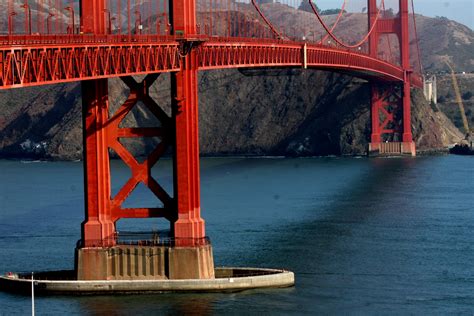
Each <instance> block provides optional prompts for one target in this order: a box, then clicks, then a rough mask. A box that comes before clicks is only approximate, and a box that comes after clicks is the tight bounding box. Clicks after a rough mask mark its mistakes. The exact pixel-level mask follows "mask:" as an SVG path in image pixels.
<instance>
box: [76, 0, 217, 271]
mask: <svg viewBox="0 0 474 316" xmlns="http://www.w3.org/2000/svg"><path fill="white" fill-rule="evenodd" d="M105 3H106V1H105V0H101V1H97V0H83V1H82V2H81V14H82V17H83V18H82V19H81V28H82V30H83V32H85V33H92V34H105V33H106V30H107V28H106V21H105V19H104V9H105V8H106V7H105ZM170 4H172V5H173V6H174V7H171V8H172V10H173V11H172V13H173V14H172V18H173V21H174V24H173V25H174V27H173V30H174V31H175V34H176V35H177V36H180V37H182V38H183V41H182V49H181V50H182V53H181V54H180V55H181V57H180V65H181V71H179V72H177V73H173V74H172V75H171V90H172V91H171V94H172V117H169V116H168V115H167V114H166V112H165V111H164V110H163V109H161V108H160V107H159V105H158V104H157V103H156V102H155V101H154V100H153V98H152V97H151V96H150V93H149V88H150V86H151V85H152V84H153V83H154V82H155V80H156V79H157V78H158V76H159V74H148V75H147V76H146V77H145V78H144V79H143V81H141V82H137V81H136V80H135V79H134V78H133V77H123V78H121V79H122V81H123V82H124V83H125V84H126V85H127V86H128V88H129V90H130V94H129V97H128V99H127V100H126V101H125V102H124V104H123V105H121V106H120V107H119V109H118V110H117V111H116V113H114V114H110V115H109V100H108V80H107V79H98V80H90V81H84V82H83V83H82V94H83V129H84V174H85V176H84V178H85V200H86V216H85V217H86V219H85V221H84V223H83V224H82V240H81V241H80V243H79V244H78V247H77V249H76V271H77V277H78V279H80V280H104V279H162V278H169V279H203V278H213V277H214V263H213V255H212V247H211V245H210V243H209V241H208V239H207V238H205V225H204V220H203V219H202V218H201V216H200V191H199V189H200V179H199V143H198V85H197V56H196V53H195V52H193V51H192V50H191V49H190V48H191V46H192V45H190V44H189V43H187V42H186V41H185V40H184V39H185V36H187V35H191V34H194V33H195V12H194V1H188V0H181V1H170ZM189 21H191V22H189ZM193 25H194V28H193ZM188 48H189V49H188ZM139 101H140V102H142V104H144V105H145V106H146V107H147V109H148V110H149V112H151V113H152V114H153V115H154V116H155V117H156V118H157V119H158V120H159V121H160V123H161V124H160V126H157V127H147V128H140V127H137V128H123V127H120V123H121V122H122V121H123V120H124V119H125V117H126V116H127V115H128V113H130V111H131V110H132V109H133V108H134V107H135V106H136V105H137V103H138V102H139ZM131 137H133V138H136V137H159V139H160V143H159V144H158V145H157V147H156V148H155V149H154V150H153V151H152V152H151V153H150V155H149V156H148V157H146V159H145V161H143V162H141V163H140V162H138V161H137V160H136V159H135V157H134V156H133V155H132V154H131V153H130V152H129V151H128V150H127V149H126V148H125V147H124V146H123V145H122V143H121V142H120V139H123V138H131ZM169 145H174V154H173V160H174V161H173V162H174V164H173V182H174V197H170V196H169V195H168V193H167V192H166V191H165V190H164V189H163V188H162V187H161V186H160V184H159V183H158V182H157V181H156V180H155V179H154V178H153V176H152V173H151V169H152V167H153V166H154V165H155V164H156V163H157V162H158V160H159V159H160V157H162V156H163V155H164V154H165V152H166V150H167V148H168V146H169ZM109 149H113V150H114V151H115V153H117V155H118V156H119V157H120V158H121V159H122V161H123V162H125V164H126V165H127V166H128V167H129V168H130V169H131V173H132V176H131V178H130V179H129V180H128V181H127V183H126V184H125V185H124V186H123V187H122V188H121V189H120V190H119V191H118V193H117V194H116V195H115V196H112V192H111V177H110V164H109V159H110V157H109ZM139 183H143V184H144V185H145V186H146V187H148V188H149V189H150V191H151V192H152V193H154V194H155V196H156V197H157V198H158V199H159V200H160V201H161V203H162V204H163V207H161V208H158V207H157V208H123V207H122V205H123V203H124V201H125V200H126V199H127V197H128V196H129V195H130V194H131V193H132V192H133V190H134V189H135V188H136V187H137V185H138V184H139ZM151 217H163V218H166V219H167V220H169V221H170V224H171V234H172V236H170V238H169V239H165V240H164V242H163V243H160V242H159V240H158V241H156V240H154V238H153V240H151V244H150V240H146V241H145V242H140V243H137V244H134V245H127V246H125V245H123V244H121V243H120V240H118V238H117V232H116V226H115V224H116V222H117V221H118V220H119V219H121V218H151ZM150 237H151V236H150ZM149 239H151V238H149Z"/></svg>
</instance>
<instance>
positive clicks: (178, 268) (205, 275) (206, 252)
mask: <svg viewBox="0 0 474 316" xmlns="http://www.w3.org/2000/svg"><path fill="white" fill-rule="evenodd" d="M76 271H77V280H167V279H169V280H180V279H213V278H214V277H215V275H214V259H213V255H212V246H211V245H210V244H206V245H200V246H193V247H177V246H173V247H171V246H141V245H117V246H114V247H107V248H78V249H76Z"/></svg>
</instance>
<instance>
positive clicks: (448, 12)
mask: <svg viewBox="0 0 474 316" xmlns="http://www.w3.org/2000/svg"><path fill="white" fill-rule="evenodd" d="M414 1H415V3H414V4H415V12H416V13H418V14H422V15H425V16H430V17H435V16H444V17H447V18H449V19H451V20H455V21H457V22H460V23H462V24H464V25H467V26H469V27H470V28H471V29H474V0H449V1H448V0H414ZM313 2H314V3H316V4H317V5H318V6H319V7H320V8H321V9H328V8H331V9H332V8H340V7H341V5H342V3H343V0H313ZM361 3H365V4H366V3H367V1H362V0H353V1H348V9H349V11H358V12H360V10H361V9H362V7H364V6H366V5H363V4H361ZM396 3H398V1H397V0H385V5H386V7H389V6H391V5H395V4H396ZM397 6H398V5H397Z"/></svg>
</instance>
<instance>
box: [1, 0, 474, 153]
mask: <svg viewBox="0 0 474 316" xmlns="http://www.w3.org/2000/svg"><path fill="white" fill-rule="evenodd" d="M285 10H286V9H284V8H283V9H281V10H280V11H278V10H275V13H274V14H284V13H285ZM301 14H303V15H302V16H303V17H307V15H306V14H307V12H301ZM313 18H314V17H313ZM327 18H328V19H331V18H334V17H327ZM303 20H304V19H303ZM420 20H421V21H422V22H421V24H420V26H421V27H420V29H419V31H420V38H421V39H424V40H422V41H421V44H422V47H421V50H422V52H430V50H429V49H432V48H430V45H432V44H433V41H436V40H431V38H432V37H433V33H432V31H433V28H434V27H436V28H439V30H438V31H437V32H435V34H437V35H439V34H444V35H443V36H441V38H444V37H446V38H449V36H450V35H449V34H453V32H455V33H456V32H457V33H456V34H458V32H461V33H459V34H458V35H457V36H458V37H459V38H464V39H467V40H465V41H460V42H459V45H457V44H454V48H453V46H452V45H451V44H450V43H451V42H449V41H448V44H446V45H445V47H443V48H442V47H440V49H439V52H438V53H437V52H434V53H433V54H426V55H423V56H426V57H425V58H426V59H427V60H428V63H429V61H430V60H433V61H435V60H437V58H442V57H443V56H446V55H449V54H451V55H449V56H453V57H452V60H453V61H454V62H455V66H456V67H457V68H458V69H461V68H462V67H464V66H463V65H469V64H471V65H472V64H473V61H472V58H473V56H472V55H473V53H472V51H474V50H472V49H471V53H470V54H468V53H466V52H468V51H469V49H470V48H472V41H471V39H472V31H471V30H469V29H467V28H463V27H462V26H459V24H457V23H454V22H449V23H447V22H445V21H441V22H442V23H441V22H440V21H439V20H440V19H430V18H425V17H421V18H420ZM285 22H286V23H289V24H291V23H298V20H294V21H293V20H292V21H289V20H288V21H287V20H285ZM343 23H348V24H347V25H345V24H343ZM364 23H366V21H365V19H362V17H361V15H357V14H351V15H349V17H348V18H347V20H344V22H341V25H340V28H341V29H344V30H345V29H351V30H353V31H354V30H355V31H357V30H358V29H360V30H363V27H364V26H363V25H365V24H364ZM350 25H352V26H350ZM357 25H359V28H357V27H356V26H357ZM361 32H362V31H361ZM438 43H443V41H441V40H439V41H438ZM459 51H461V52H464V53H459ZM431 52H433V51H431ZM428 55H429V56H428ZM456 56H459V57H456ZM428 63H426V64H428ZM430 69H431V70H432V71H442V70H443V68H442V67H441V66H439V64H438V63H433V66H431V68H430ZM168 77H169V76H168V75H162V76H161V77H160V78H159V80H158V82H157V84H155V86H154V87H152V91H153V92H154V94H155V98H156V99H157V101H158V103H159V104H160V105H162V106H165V107H167V108H168V107H169V89H168V88H167V86H168V85H169V80H168ZM110 82H111V84H110V86H111V88H110V90H111V91H110V92H111V100H112V102H113V103H114V107H116V106H117V105H118V102H117V100H123V98H124V96H123V95H124V87H123V85H122V84H121V83H120V81H118V80H117V79H114V80H111V81H110ZM199 85H200V95H199V98H200V113H199V114H200V146H201V152H202V154H204V155H264V154H269V155H310V156H312V155H341V154H342V155H358V154H364V153H365V152H366V148H367V140H368V139H369V133H370V132H369V131H370V126H369V123H370V120H369V90H368V85H367V84H366V83H365V82H364V81H362V80H359V79H353V78H350V77H347V76H342V75H338V74H334V73H327V72H322V71H312V70H308V71H302V70H266V71H263V70H262V71H252V72H248V73H245V74H243V73H241V72H239V71H237V70H225V71H212V72H203V73H201V74H200V78H199ZM413 104H414V105H413V112H414V115H413V117H414V118H413V121H412V125H413V128H414V134H415V138H416V142H417V145H418V149H422V150H423V149H426V150H429V149H436V148H442V147H445V146H447V145H448V144H450V143H453V142H455V141H457V139H458V138H459V137H461V134H460V133H459V131H457V129H456V128H455V127H454V126H453V125H452V124H451V122H450V121H449V119H447V118H446V116H444V115H443V114H442V113H441V112H434V111H433V109H432V108H431V107H430V105H429V104H428V103H427V102H426V101H425V100H424V98H422V96H421V95H420V92H415V93H414V95H413ZM0 110H1V111H0V156H2V157H20V158H24V157H29V158H49V159H80V158H81V155H82V132H81V130H82V129H81V100H80V85H79V84H77V83H75V84H67V85H57V86H46V87H41V88H28V89H22V90H11V91H3V92H1V98H0ZM147 119H148V117H147V113H145V112H143V111H140V110H138V111H135V112H134V114H133V115H132V116H131V117H129V124H130V125H133V124H135V123H134V121H136V120H145V121H146V120H147ZM138 145H139V144H137V143H135V144H134V143H132V144H131V145H130V146H131V148H133V151H138V148H139V146H138ZM137 154H139V152H137Z"/></svg>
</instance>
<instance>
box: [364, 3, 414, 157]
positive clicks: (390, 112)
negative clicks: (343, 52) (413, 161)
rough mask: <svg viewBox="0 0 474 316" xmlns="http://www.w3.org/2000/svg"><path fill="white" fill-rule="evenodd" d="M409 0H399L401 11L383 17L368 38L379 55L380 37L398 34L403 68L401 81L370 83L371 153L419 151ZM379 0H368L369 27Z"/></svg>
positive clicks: (372, 51)
mask: <svg viewBox="0 0 474 316" xmlns="http://www.w3.org/2000/svg"><path fill="white" fill-rule="evenodd" d="M408 1H409V0H399V8H400V14H399V15H398V16H397V17H394V18H382V17H380V18H379V19H378V22H377V26H376V28H375V30H374V32H373V33H372V34H371V36H370V38H369V52H370V55H371V56H372V57H380V56H379V40H380V36H381V35H382V34H395V35H397V37H398V40H399V44H400V45H399V47H400V65H401V67H402V69H403V70H404V78H405V79H404V81H403V83H402V84H401V85H397V86H396V85H381V84H379V83H376V82H372V83H371V95H372V97H371V118H372V119H371V125H372V133H371V140H370V144H369V155H397V154H399V155H411V156H415V155H416V147H415V143H414V142H413V135H412V130H411V91H410V90H411V82H410V77H411V73H412V69H411V65H410V45H409V42H410V40H409V24H408V21H409V18H408V3H409V2H408ZM377 2H378V1H377V0H368V13H369V29H370V28H371V27H372V26H373V24H374V23H376V21H377V15H378V12H379V9H378V8H377Z"/></svg>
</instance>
